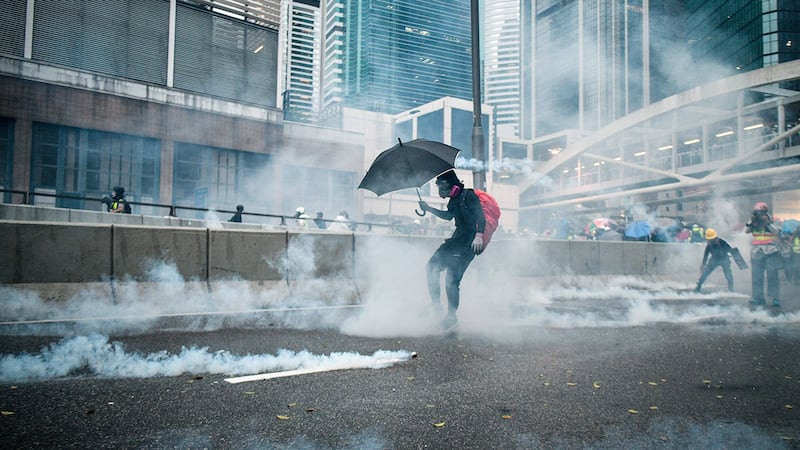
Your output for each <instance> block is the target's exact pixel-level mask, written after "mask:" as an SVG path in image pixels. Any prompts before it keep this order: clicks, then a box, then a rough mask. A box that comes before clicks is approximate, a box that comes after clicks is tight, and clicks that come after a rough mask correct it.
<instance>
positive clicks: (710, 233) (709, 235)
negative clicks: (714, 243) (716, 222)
mask: <svg viewBox="0 0 800 450" xmlns="http://www.w3.org/2000/svg"><path fill="white" fill-rule="evenodd" d="M716 238H717V232H716V231H714V229H713V228H706V239H708V240H711V239H716Z"/></svg>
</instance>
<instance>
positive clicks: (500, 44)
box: [482, 0, 522, 137]
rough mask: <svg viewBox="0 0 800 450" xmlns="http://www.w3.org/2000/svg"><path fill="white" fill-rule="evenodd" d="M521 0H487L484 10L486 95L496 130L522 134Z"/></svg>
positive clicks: (498, 132)
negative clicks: (492, 112)
mask: <svg viewBox="0 0 800 450" xmlns="http://www.w3.org/2000/svg"><path fill="white" fill-rule="evenodd" d="M520 3H521V2H520V0H486V1H485V5H484V9H483V11H482V13H483V35H484V38H483V48H484V65H483V86H484V87H483V98H484V102H485V103H487V104H489V105H491V106H493V107H494V111H495V124H496V126H497V134H498V135H499V136H505V137H519V135H520V120H521V117H520V103H521V85H520V84H521V81H522V80H521V64H522V59H521V58H522V54H521V46H522V41H521V40H520V6H521V5H520Z"/></svg>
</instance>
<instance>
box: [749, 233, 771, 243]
mask: <svg viewBox="0 0 800 450" xmlns="http://www.w3.org/2000/svg"><path fill="white" fill-rule="evenodd" d="M752 233H753V242H752V244H753V245H768V244H772V241H773V239H774V236H773V234H772V233H771V232H769V231H767V230H760V231H756V230H753V231H752Z"/></svg>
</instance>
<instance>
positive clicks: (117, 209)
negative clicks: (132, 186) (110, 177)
mask: <svg viewBox="0 0 800 450" xmlns="http://www.w3.org/2000/svg"><path fill="white" fill-rule="evenodd" d="M101 201H102V202H103V203H104V204H105V205H106V211H108V212H110V213H119V214H130V213H131V205H130V204H129V203H128V200H126V199H125V188H124V187H122V186H114V187H113V188H112V189H111V197H109V196H104V197H103V199H102V200H101Z"/></svg>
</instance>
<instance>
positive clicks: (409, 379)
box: [406, 377, 414, 381]
mask: <svg viewBox="0 0 800 450" xmlns="http://www.w3.org/2000/svg"><path fill="white" fill-rule="evenodd" d="M413 379H414V377H406V380H408V381H411V380H413Z"/></svg>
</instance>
